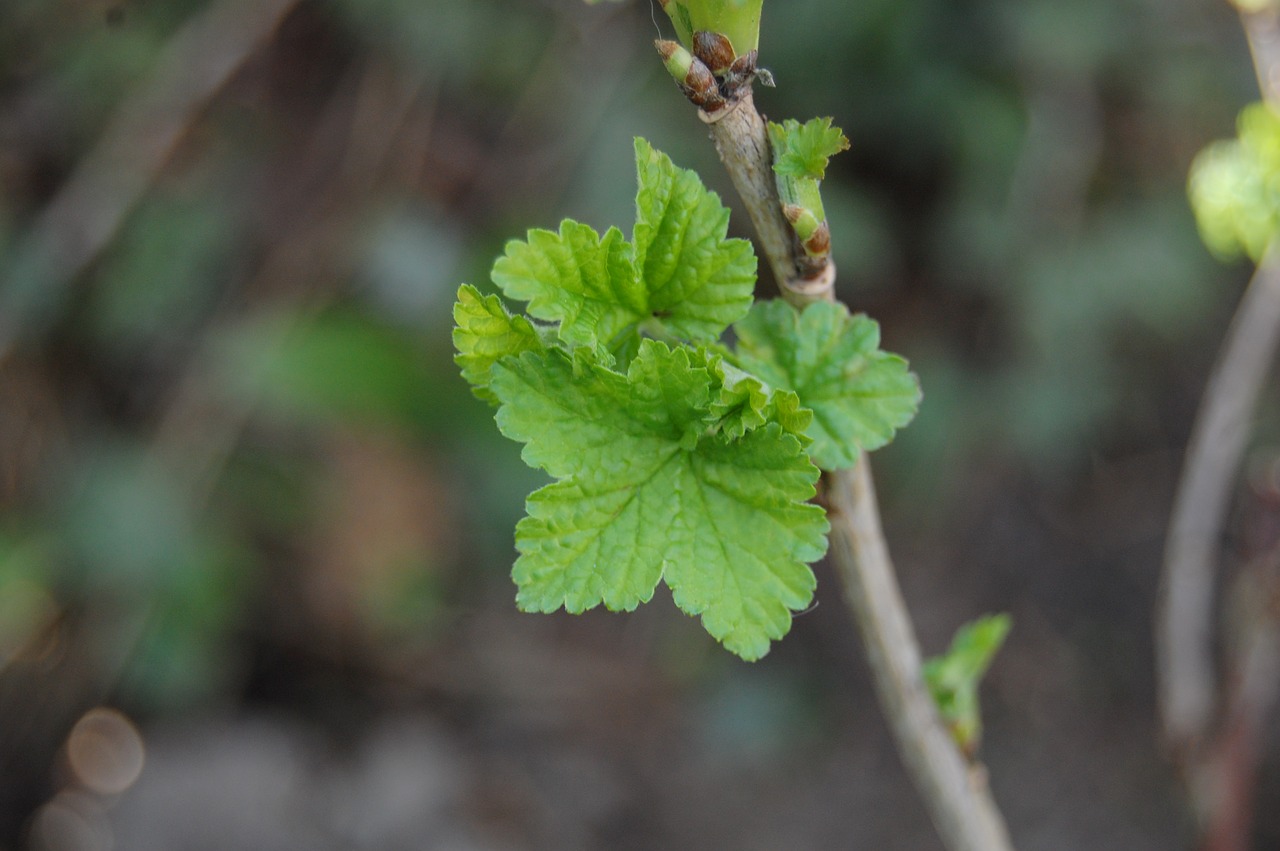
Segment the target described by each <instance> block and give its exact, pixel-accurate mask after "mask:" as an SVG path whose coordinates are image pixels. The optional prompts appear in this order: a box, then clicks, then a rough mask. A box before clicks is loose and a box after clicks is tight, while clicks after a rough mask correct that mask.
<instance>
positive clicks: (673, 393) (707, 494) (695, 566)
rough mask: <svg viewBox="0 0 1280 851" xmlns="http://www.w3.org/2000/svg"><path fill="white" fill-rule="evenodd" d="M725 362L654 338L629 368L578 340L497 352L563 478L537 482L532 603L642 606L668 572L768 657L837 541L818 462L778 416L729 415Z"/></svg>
mask: <svg viewBox="0 0 1280 851" xmlns="http://www.w3.org/2000/svg"><path fill="white" fill-rule="evenodd" d="M709 366H710V362H709V361H708V359H707V358H706V356H705V353H701V352H698V351H695V350H690V349H674V350H673V349H671V348H668V347H667V346H666V345H664V344H662V343H659V342H655V341H652V340H646V341H644V342H643V343H641V345H640V347H639V351H638V354H637V355H636V357H635V358H634V360H632V362H631V364H630V367H629V369H628V372H627V374H626V375H622V374H620V373H617V372H614V371H612V370H610V369H607V368H605V367H603V366H601V365H599V364H598V363H596V362H594V361H593V359H592V356H591V355H590V354H588V353H586V352H583V351H581V350H579V351H578V352H576V353H575V354H574V356H573V357H572V358H571V357H570V356H569V355H567V354H566V353H564V352H561V351H556V350H551V351H546V352H526V353H525V354H523V355H521V356H520V357H518V358H507V359H504V360H503V361H501V362H499V363H498V364H496V365H495V366H494V367H493V378H492V383H491V387H492V390H493V392H494V393H495V395H497V397H498V398H499V400H500V401H501V403H502V407H501V408H500V409H499V411H498V417H497V419H498V425H499V427H500V428H501V429H502V432H503V433H504V434H506V435H507V436H508V437H510V438H512V439H514V440H517V441H519V442H521V443H524V444H525V450H524V458H525V460H526V461H527V462H528V463H529V464H531V465H533V466H536V467H541V468H542V469H544V470H546V471H547V472H549V473H550V474H551V475H552V476H554V477H556V478H557V479H559V481H556V482H554V483H552V484H551V485H548V486H547V487H544V488H542V489H541V490H539V491H537V492H535V493H534V494H532V495H531V496H530V497H529V502H528V511H529V515H528V517H526V518H525V519H524V520H522V521H521V522H520V524H519V525H518V526H517V528H516V547H517V549H518V550H519V551H520V557H519V559H518V560H517V561H516V565H515V568H514V570H513V575H514V578H515V581H516V584H517V586H518V587H519V592H518V594H517V598H516V600H517V604H518V605H519V606H520V607H521V608H522V609H525V610H527V611H554V610H555V609H557V608H560V607H562V606H563V607H564V608H565V609H567V610H568V611H570V612H581V611H584V610H586V609H589V608H592V607H593V606H596V605H598V604H600V603H603V604H604V605H605V606H606V607H607V608H609V609H612V610H619V609H624V610H630V609H634V608H635V607H636V606H637V605H638V604H639V603H642V602H645V601H647V600H649V599H650V598H651V596H652V594H653V590H654V587H655V586H656V584H657V582H658V580H659V579H665V581H666V582H667V584H668V585H669V586H670V587H671V589H672V591H673V593H674V597H675V600H676V603H677V605H679V606H680V608H681V609H683V610H684V611H685V612H687V613H689V614H692V615H701V616H702V622H703V625H704V626H705V627H706V629H707V631H708V632H710V633H711V635H713V636H714V637H715V638H717V639H719V640H720V641H721V642H723V643H724V645H725V647H727V648H728V649H729V650H731V651H732V652H734V653H737V654H738V655H739V656H742V657H743V658H744V659H749V660H750V659H758V658H760V657H761V656H763V655H764V654H765V653H766V652H767V651H768V649H769V642H770V641H771V640H773V639H777V638H781V637H782V636H783V635H784V634H785V633H786V632H787V630H788V629H789V627H790V622H791V614H790V613H791V611H792V610H797V609H801V608H803V607H804V606H806V605H808V602H809V600H810V598H811V596H812V592H813V587H814V579H813V573H812V571H810V570H809V568H808V566H807V563H808V562H811V561H814V560H816V559H818V558H820V557H821V556H822V554H823V552H825V550H826V538H825V536H826V532H827V522H826V518H825V516H824V514H823V511H822V509H821V508H819V507H817V506H815V505H811V504H809V503H808V502H807V500H808V499H809V498H810V497H812V496H813V493H814V483H815V481H816V480H817V470H816V469H815V468H814V467H813V465H812V464H810V463H809V461H808V459H807V457H806V456H805V453H804V449H803V447H802V446H801V443H800V441H799V440H798V439H797V438H796V437H795V436H794V435H791V434H788V433H786V432H785V431H784V430H783V429H782V427H781V426H780V425H778V424H777V423H765V424H762V425H760V426H759V427H757V428H755V429H753V430H750V431H745V432H744V433H743V434H742V435H741V436H738V437H731V436H729V435H727V434H725V433H724V432H722V431H718V430H716V429H715V428H713V426H714V424H715V423H714V415H713V414H712V413H711V402H712V400H713V399H715V398H717V396H718V394H719V393H720V389H721V388H720V386H719V381H718V379H717V377H716V375H715V374H714V372H713V370H712V369H710V368H709Z"/></svg>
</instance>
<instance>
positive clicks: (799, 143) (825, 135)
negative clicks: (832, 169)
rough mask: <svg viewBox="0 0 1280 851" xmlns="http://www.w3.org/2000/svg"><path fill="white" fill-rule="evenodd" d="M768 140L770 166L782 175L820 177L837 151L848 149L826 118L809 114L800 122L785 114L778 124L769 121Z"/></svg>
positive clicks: (847, 145)
mask: <svg viewBox="0 0 1280 851" xmlns="http://www.w3.org/2000/svg"><path fill="white" fill-rule="evenodd" d="M769 144H770V145H772V146H773V170H774V171H775V172H776V173H778V174H780V175H783V176H784V177H807V178H811V179H813V180H822V179H823V178H824V177H826V176H827V163H828V162H830V160H831V158H832V157H834V156H835V155H836V154H838V153H840V152H841V151H847V150H849V140H848V139H847V138H846V137H845V135H844V132H843V131H841V129H840V128H839V127H832V126H831V119H830V118H811V119H810V120H808V121H806V122H805V123H804V124H801V123H800V122H799V121H796V120H795V119H794V118H788V119H787V120H786V121H784V122H782V123H781V124H776V123H774V122H772V121H771V122H769Z"/></svg>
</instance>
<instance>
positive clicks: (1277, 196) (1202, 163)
mask: <svg viewBox="0 0 1280 851" xmlns="http://www.w3.org/2000/svg"><path fill="white" fill-rule="evenodd" d="M1237 124H1238V127H1239V137H1238V138H1236V139H1230V140H1226V141H1221V142H1215V143H1213V144H1212V145H1210V146H1209V147H1207V148H1205V149H1204V150H1203V151H1201V152H1200V153H1199V154H1198V155H1197V156H1196V158H1195V160H1194V161H1193V162H1192V164H1191V175H1190V178H1189V179H1188V183H1187V193H1188V195H1189V196H1190V200H1191V207H1192V209H1193V210H1194V211H1195V216H1196V224H1197V225H1198V226H1199V228H1200V235H1201V237H1202V238H1203V239H1204V242H1205V244H1206V245H1207V246H1208V247H1209V249H1210V250H1211V251H1213V253H1214V254H1217V255H1218V256H1220V257H1222V258H1223V259H1232V258H1234V257H1236V256H1238V255H1239V254H1240V253H1241V252H1243V253H1245V254H1247V255H1248V256H1249V257H1250V258H1251V259H1253V260H1254V261H1255V262H1257V261H1260V260H1261V259H1262V256H1263V255H1264V254H1265V253H1266V251H1267V249H1268V248H1269V247H1270V245H1271V243H1272V241H1273V240H1274V239H1275V237H1276V234H1277V233H1280V113H1277V112H1276V111H1275V110H1274V109H1273V108H1272V107H1270V106H1268V105H1267V104H1265V103H1255V104H1251V105H1249V106H1247V107H1245V108H1244V110H1243V111H1241V113H1240V118H1239V120H1238V122H1237Z"/></svg>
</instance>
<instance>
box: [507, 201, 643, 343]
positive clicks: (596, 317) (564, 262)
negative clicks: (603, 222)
mask: <svg viewBox="0 0 1280 851" xmlns="http://www.w3.org/2000/svg"><path fill="white" fill-rule="evenodd" d="M493 282H494V283H495V284H497V285H498V286H499V287H501V288H502V291H503V292H504V293H506V294H507V296H508V297H509V298H514V299H519V300H520V301H527V302H529V307H528V311H529V315H530V316H533V317H535V318H537V319H544V320H547V321H548V322H559V323H560V338H561V339H562V340H564V341H565V342H566V343H570V344H574V345H587V346H592V345H608V344H609V342H610V341H611V340H612V339H613V338H614V337H615V336H616V335H617V334H618V333H619V332H621V331H622V330H623V329H625V328H627V327H628V326H630V325H634V324H635V323H636V322H638V321H640V320H641V319H643V318H645V317H646V316H647V315H648V311H647V309H646V301H647V300H646V298H645V293H644V291H643V288H642V287H641V285H640V282H639V281H638V280H637V279H636V270H635V264H634V263H633V261H632V251H631V246H630V245H628V244H627V242H626V240H625V239H623V237H622V232H621V231H619V230H618V229H617V228H610V229H609V230H608V231H606V232H605V235H604V236H603V237H601V236H600V235H599V234H598V233H596V232H595V231H594V230H593V229H592V228H590V227H588V226H587V225H584V224H581V223H580V222H575V221H573V220H572V219H565V220H564V221H563V222H561V223H560V232H559V233H553V232H551V231H549V230H541V229H535V230H531V231H529V235H528V239H527V240H526V241H524V242H521V241H519V240H512V241H511V242H508V243H507V247H506V254H504V255H503V256H502V257H500V258H498V262H496V263H495V264H494V265H493Z"/></svg>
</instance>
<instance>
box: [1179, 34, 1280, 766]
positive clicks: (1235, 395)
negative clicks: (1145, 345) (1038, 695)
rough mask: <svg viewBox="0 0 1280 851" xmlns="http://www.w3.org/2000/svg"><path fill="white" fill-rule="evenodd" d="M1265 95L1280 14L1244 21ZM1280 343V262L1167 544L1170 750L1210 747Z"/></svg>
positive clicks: (1261, 275) (1201, 431) (1199, 434)
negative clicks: (1230, 595) (1228, 589)
mask: <svg viewBox="0 0 1280 851" xmlns="http://www.w3.org/2000/svg"><path fill="white" fill-rule="evenodd" d="M1241 21H1242V23H1243V25H1244V29H1245V34H1246V35H1247V36H1248V40H1249V49H1250V52H1251V53H1252V55H1253V62H1254V68H1255V70H1256V71H1257V75H1258V85H1259V86H1260V87H1261V89H1262V94H1263V97H1264V98H1265V99H1266V101H1267V102H1268V103H1270V104H1272V105H1273V106H1276V105H1280V12H1277V11H1276V10H1274V9H1272V10H1267V11H1262V12H1246V13H1243V14H1242V15H1241ZM1277 341H1280V256H1278V255H1277V253H1276V252H1275V251H1273V252H1271V253H1270V254H1268V255H1267V256H1266V257H1265V258H1263V261H1262V263H1260V264H1259V266H1258V270H1257V272H1256V273H1255V274H1254V277H1253V280H1252V281H1251V282H1250V283H1249V287H1248V289H1247V290H1246V291H1245V294H1244V297H1243V298H1242V299H1241V301H1240V306H1239V307H1238V308H1237V309H1236V315H1235V317H1234V318H1233V319H1232V322H1231V327H1230V328H1228V330H1227V336H1226V339H1225V340H1224V341H1223V344H1222V350H1221V353H1220V354H1219V359H1218V363H1217V365H1216V366H1215V367H1214V370H1213V374H1212V375H1211V376H1210V378H1209V385H1208V387H1207V388H1206V390H1205V394H1204V398H1203V400H1202V401H1201V403H1200V411H1199V413H1198V414H1197V415H1196V422H1195V425H1194V427H1193V429H1192V433H1191V443H1190V446H1189V447H1188V449H1187V458H1186V462H1185V464H1184V466H1183V470H1182V478H1181V481H1180V482H1179V483H1178V491H1177V495H1176V497H1175V499H1174V507H1173V516H1172V518H1171V519H1170V523H1169V532H1168V536H1167V537H1166V540H1165V556H1164V576H1163V578H1162V581H1161V593H1160V601H1159V603H1158V608H1157V612H1156V654H1157V660H1156V661H1157V673H1158V675H1159V691H1160V694H1159V698H1160V711H1161V715H1162V720H1163V724H1164V734H1165V738H1166V740H1167V741H1168V742H1169V744H1170V745H1171V746H1172V747H1173V748H1174V749H1175V750H1176V751H1179V752H1186V751H1187V750H1188V749H1191V748H1194V747H1195V745H1196V744H1197V743H1198V742H1200V741H1202V740H1203V738H1204V736H1205V735H1206V733H1207V730H1208V726H1209V724H1210V722H1211V720H1212V717H1213V714H1214V704H1215V694H1216V691H1217V688H1216V683H1215V680H1214V674H1213V662H1212V659H1211V645H1212V642H1211V640H1210V639H1211V634H1212V627H1211V624H1212V620H1213V600H1214V594H1213V585H1214V574H1215V566H1216V562H1217V548H1218V539H1219V537H1220V535H1221V532H1222V528H1223V524H1224V523H1225V521H1226V516H1227V510H1228V507H1229V505H1230V492H1231V482H1232V481H1233V480H1234V477H1235V475H1236V473H1237V471H1238V470H1239V468H1240V458H1241V456H1242V454H1243V452H1244V447H1245V442H1246V440H1247V438H1248V435H1249V426H1250V421H1251V419H1252V417H1253V410H1254V407H1255V406H1256V404H1257V399H1258V393H1259V392H1260V390H1261V388H1262V383H1263V380H1264V379H1265V377H1266V375H1267V371H1268V369H1269V368H1270V365H1271V362H1272V361H1273V359H1274V357H1275V351H1276V344H1277Z"/></svg>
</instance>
